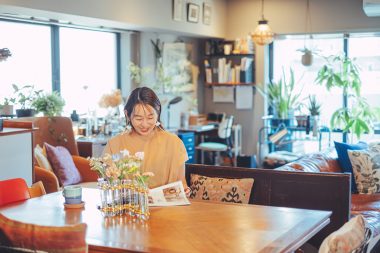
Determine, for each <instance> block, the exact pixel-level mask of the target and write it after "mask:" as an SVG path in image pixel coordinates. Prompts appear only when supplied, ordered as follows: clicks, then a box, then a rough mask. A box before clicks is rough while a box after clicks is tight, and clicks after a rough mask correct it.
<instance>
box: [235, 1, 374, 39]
mask: <svg viewBox="0 0 380 253" xmlns="http://www.w3.org/2000/svg"><path fill="white" fill-rule="evenodd" d="M309 3H310V13H311V22H312V32H314V33H333V32H345V31H350V32H353V31H379V30H380V17H367V16H366V15H365V13H364V11H363V7H362V4H363V1H362V0H333V1H331V0H310V2H309ZM227 9H228V16H227V38H229V39H233V38H235V37H241V36H244V35H246V34H248V33H249V32H252V31H253V30H254V29H255V27H256V26H257V21H258V20H259V19H261V1H259V0H228V2H227ZM264 17H265V18H266V19H267V20H268V21H269V25H270V27H271V28H272V30H273V31H274V32H275V33H276V34H296V33H301V34H302V33H305V31H306V26H305V21H306V0H265V1H264Z"/></svg>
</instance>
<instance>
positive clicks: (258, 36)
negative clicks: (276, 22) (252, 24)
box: [251, 0, 274, 46]
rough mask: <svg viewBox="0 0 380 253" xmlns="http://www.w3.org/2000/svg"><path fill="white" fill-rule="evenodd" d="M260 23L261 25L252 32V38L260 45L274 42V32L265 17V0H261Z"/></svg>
mask: <svg viewBox="0 0 380 253" xmlns="http://www.w3.org/2000/svg"><path fill="white" fill-rule="evenodd" d="M258 23H259V25H258V26H257V27H256V29H255V31H254V32H253V33H252V34H251V37H252V40H253V41H254V42H255V43H256V44H257V45H260V46H263V45H266V44H270V43H272V41H273V38H274V33H273V32H272V29H270V27H269V25H268V20H266V19H265V18H264V0H261V20H259V22H258Z"/></svg>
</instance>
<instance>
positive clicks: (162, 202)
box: [148, 181, 190, 206]
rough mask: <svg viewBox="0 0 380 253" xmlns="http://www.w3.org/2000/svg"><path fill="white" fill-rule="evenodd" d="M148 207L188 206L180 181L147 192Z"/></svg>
mask: <svg viewBox="0 0 380 253" xmlns="http://www.w3.org/2000/svg"><path fill="white" fill-rule="evenodd" d="M148 199H149V206H181V205H190V202H189V200H188V199H187V198H186V194H185V190H184V188H183V184H182V182H181V181H177V182H174V183H170V184H166V185H163V186H160V187H157V188H154V189H150V190H149V196H148Z"/></svg>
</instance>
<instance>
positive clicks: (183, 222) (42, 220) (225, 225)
mask: <svg viewBox="0 0 380 253" xmlns="http://www.w3.org/2000/svg"><path fill="white" fill-rule="evenodd" d="M83 198H84V200H85V202H86V204H85V209H66V210H65V209H64V207H63V201H64V199H63V197H62V194H61V192H56V193H52V194H48V195H45V196H42V197H40V198H35V199H30V200H27V201H25V202H21V203H17V204H13V205H9V206H7V207H3V208H0V212H1V213H2V214H4V215H6V216H7V217H9V218H11V219H15V220H19V221H22V222H28V223H35V224H40V225H55V226H61V225H65V224H76V223H79V222H85V223H87V224H88V230H87V238H86V239H87V243H88V244H89V251H90V252H147V251H148V252H290V251H293V250H295V249H297V248H298V247H299V246H301V245H303V244H304V243H305V242H306V241H307V240H308V239H309V238H310V237H312V236H313V235H315V234H316V233H317V232H318V231H320V230H321V229H322V228H323V227H324V226H326V225H327V224H328V223H329V221H330V220H329V217H330V215H331V212H328V211H314V210H302V209H293V208H281V207H268V206H256V205H238V204H219V203H205V202H192V203H191V205H189V206H175V207H155V208H151V209H150V211H151V218H150V220H149V221H147V222H146V223H141V222H135V223H134V222H131V221H130V219H128V216H116V217H112V218H109V217H108V218H105V217H103V216H102V215H101V213H100V211H98V210H97V208H96V206H97V204H98V203H99V193H98V190H97V189H87V188H84V189H83Z"/></svg>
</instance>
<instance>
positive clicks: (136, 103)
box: [103, 87, 190, 195]
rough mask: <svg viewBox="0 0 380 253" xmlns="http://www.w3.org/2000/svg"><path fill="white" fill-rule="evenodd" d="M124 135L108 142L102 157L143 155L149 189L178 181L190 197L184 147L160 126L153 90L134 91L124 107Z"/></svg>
mask: <svg viewBox="0 0 380 253" xmlns="http://www.w3.org/2000/svg"><path fill="white" fill-rule="evenodd" d="M124 114H125V118H126V121H127V127H126V131H125V132H123V133H121V134H119V135H117V136H115V137H113V138H111V139H110V140H109V141H108V143H107V145H106V147H105V149H104V151H103V154H106V153H108V154H111V155H113V154H119V153H120V151H122V150H125V149H126V150H128V151H129V152H130V153H131V154H134V153H136V152H144V160H143V164H142V171H143V172H145V171H151V172H153V173H154V176H153V177H152V178H151V179H150V180H149V187H150V188H154V187H158V186H161V185H165V184H168V183H171V182H175V181H178V180H181V181H182V182H183V185H184V188H185V192H186V195H189V194H190V188H189V187H187V184H186V180H185V162H186V161H187V160H188V157H187V152H186V149H185V146H184V144H183V142H182V141H181V139H179V138H178V136H177V135H175V134H172V133H169V132H167V131H165V130H164V128H163V127H162V125H161V122H160V115H161V102H160V100H159V99H158V97H157V95H156V94H155V93H154V91H153V90H151V89H150V88H147V87H141V88H136V89H135V90H133V91H132V93H131V94H130V96H129V98H128V101H127V103H126V105H125V107H124Z"/></svg>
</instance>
